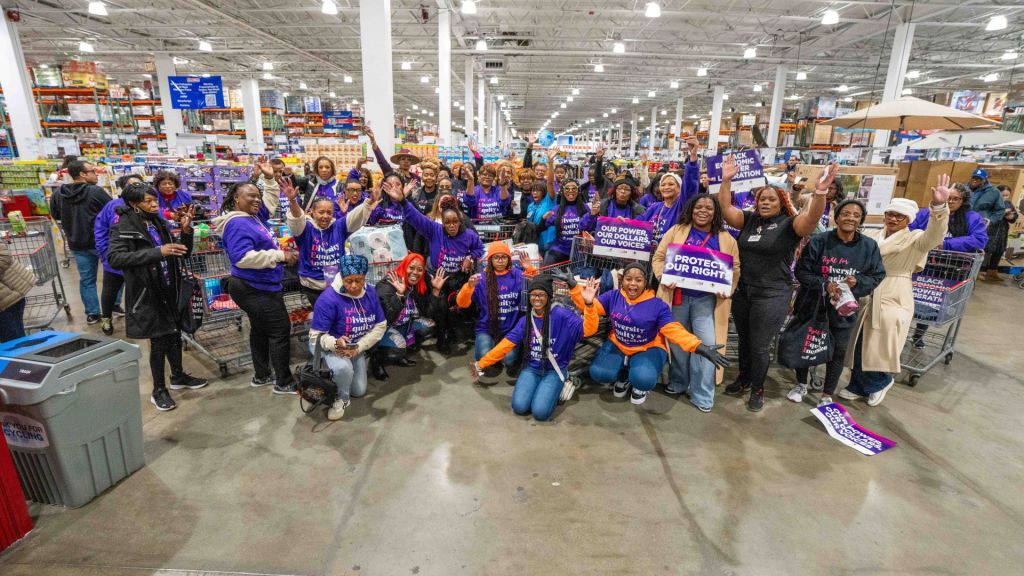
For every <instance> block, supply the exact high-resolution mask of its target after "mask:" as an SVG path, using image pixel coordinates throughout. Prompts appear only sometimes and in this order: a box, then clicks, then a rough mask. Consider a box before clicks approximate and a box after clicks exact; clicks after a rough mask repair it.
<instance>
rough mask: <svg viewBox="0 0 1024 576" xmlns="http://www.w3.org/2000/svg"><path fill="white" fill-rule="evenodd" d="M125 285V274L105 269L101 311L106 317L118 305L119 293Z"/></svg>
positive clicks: (108, 316)
mask: <svg viewBox="0 0 1024 576" xmlns="http://www.w3.org/2000/svg"><path fill="white" fill-rule="evenodd" d="M122 286H124V276H122V275H120V274H111V273H110V272H107V271H106V270H104V271H103V291H102V292H101V293H100V311H101V314H102V316H103V317H104V318H110V316H111V315H112V314H113V313H114V306H117V301H118V298H117V293H118V292H120V291H121V287H122Z"/></svg>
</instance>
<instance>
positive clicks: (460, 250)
mask: <svg viewBox="0 0 1024 576" xmlns="http://www.w3.org/2000/svg"><path fill="white" fill-rule="evenodd" d="M402 204H403V206H404V210H405V220H406V222H408V223H409V225H410V226H412V227H413V228H414V229H415V230H416V232H419V233H420V235H422V236H424V237H426V238H427V239H428V240H430V260H429V262H428V264H429V266H428V267H429V268H430V270H431V271H434V270H437V269H438V268H442V269H444V271H445V272H450V273H454V272H459V271H460V270H462V261H463V260H465V259H466V256H472V257H473V260H479V259H480V258H482V257H483V255H484V245H483V243H482V242H480V237H479V236H477V234H476V232H474V231H473V230H468V229H467V230H463V231H462V232H461V233H460V234H458V235H456V236H454V237H453V236H449V235H448V233H447V232H445V230H444V226H442V225H441V224H439V223H437V222H434V221H433V220H431V219H430V218H427V217H426V216H424V215H423V214H420V211H419V210H417V209H416V206H415V205H414V204H413V203H412V202H403V203H402Z"/></svg>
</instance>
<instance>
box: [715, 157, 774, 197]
mask: <svg viewBox="0 0 1024 576" xmlns="http://www.w3.org/2000/svg"><path fill="white" fill-rule="evenodd" d="M733 158H735V159H736V164H737V165H739V168H740V171H739V172H737V173H736V176H735V177H733V179H732V191H733V193H734V194H735V193H736V192H743V191H746V190H754V189H755V188H760V187H761V186H764V185H765V183H766V180H765V178H764V167H763V166H762V165H761V156H760V154H758V153H757V150H743V151H742V152H735V153H733ZM724 160H725V156H724V155H722V154H719V155H718V156H710V157H709V158H708V159H707V164H708V192H710V193H711V194H715V193H716V192H718V189H719V188H721V187H722V162H723V161H724Z"/></svg>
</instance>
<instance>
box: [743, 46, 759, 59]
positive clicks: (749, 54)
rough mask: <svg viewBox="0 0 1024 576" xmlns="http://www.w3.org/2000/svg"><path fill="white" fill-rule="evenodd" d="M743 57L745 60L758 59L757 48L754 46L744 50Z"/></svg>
mask: <svg viewBox="0 0 1024 576" xmlns="http://www.w3.org/2000/svg"><path fill="white" fill-rule="evenodd" d="M743 57H744V58H756V57H757V48H755V47H753V46H750V47H748V48H746V49H744V50H743Z"/></svg>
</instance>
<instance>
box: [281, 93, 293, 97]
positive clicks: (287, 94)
mask: <svg viewBox="0 0 1024 576" xmlns="http://www.w3.org/2000/svg"><path fill="white" fill-rule="evenodd" d="M281 96H284V97H285V98H287V97H289V96H291V94H290V93H288V92H284V93H282V94H281Z"/></svg>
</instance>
